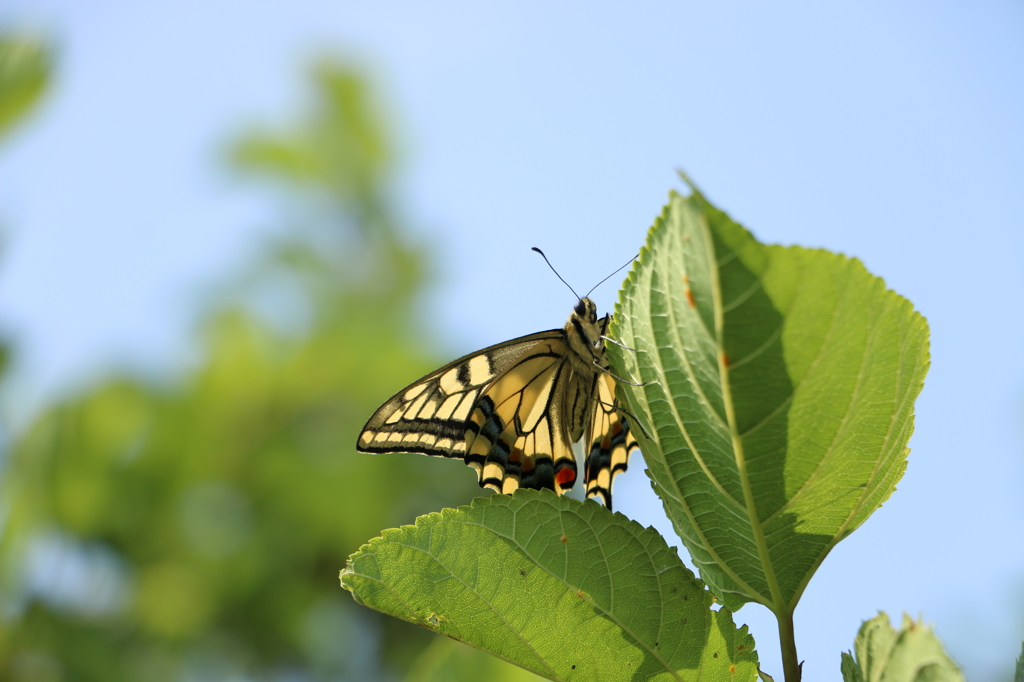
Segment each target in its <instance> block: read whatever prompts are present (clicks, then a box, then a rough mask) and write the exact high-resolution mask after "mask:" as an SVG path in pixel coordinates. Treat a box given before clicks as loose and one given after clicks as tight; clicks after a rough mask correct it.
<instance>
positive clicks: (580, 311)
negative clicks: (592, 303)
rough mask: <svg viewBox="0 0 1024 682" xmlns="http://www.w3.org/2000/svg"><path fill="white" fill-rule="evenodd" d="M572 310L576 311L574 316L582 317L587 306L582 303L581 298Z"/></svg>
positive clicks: (585, 312)
mask: <svg viewBox="0 0 1024 682" xmlns="http://www.w3.org/2000/svg"><path fill="white" fill-rule="evenodd" d="M573 310H574V311H576V314H577V315H579V316H580V317H583V316H584V315H586V314H587V306H586V304H584V303H583V299H582V298H581V299H580V301H579V303H577V304H576V307H575V308H573Z"/></svg>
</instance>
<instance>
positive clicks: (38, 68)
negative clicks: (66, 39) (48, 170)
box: [0, 32, 53, 140]
mask: <svg viewBox="0 0 1024 682" xmlns="http://www.w3.org/2000/svg"><path fill="white" fill-rule="evenodd" d="M52 61H53V50H52V48H51V47H50V46H49V44H48V43H47V42H46V41H44V40H43V39H42V38H40V37H38V36H32V35H27V34H21V33H12V32H5V33H2V34H0V140H3V139H4V138H5V137H6V136H7V134H8V133H9V132H10V131H11V130H13V128H14V124H15V123H17V122H18V121H21V120H24V119H25V118H27V115H28V114H29V112H31V111H32V109H33V108H34V107H35V106H36V105H37V104H38V103H39V101H40V99H41V98H42V96H43V94H44V93H45V92H46V90H47V86H48V85H49V82H50V71H51V64H52Z"/></svg>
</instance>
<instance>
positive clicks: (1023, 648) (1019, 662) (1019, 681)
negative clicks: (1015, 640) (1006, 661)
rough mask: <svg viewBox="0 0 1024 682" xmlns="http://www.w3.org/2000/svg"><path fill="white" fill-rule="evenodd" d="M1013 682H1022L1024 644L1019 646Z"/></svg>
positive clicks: (1023, 680) (1023, 677) (1023, 681)
mask: <svg viewBox="0 0 1024 682" xmlns="http://www.w3.org/2000/svg"><path fill="white" fill-rule="evenodd" d="M1013 682H1024V642H1021V644H1020V656H1019V657H1018V658H1017V670H1016V672H1015V673H1014V674H1013Z"/></svg>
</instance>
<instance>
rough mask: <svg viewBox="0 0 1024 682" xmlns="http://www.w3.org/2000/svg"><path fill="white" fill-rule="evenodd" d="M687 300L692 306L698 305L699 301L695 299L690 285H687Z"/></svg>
mask: <svg viewBox="0 0 1024 682" xmlns="http://www.w3.org/2000/svg"><path fill="white" fill-rule="evenodd" d="M686 302H687V303H689V304H690V307H691V308H696V307H697V301H695V300H694V298H693V291H692V290H691V289H690V287H686Z"/></svg>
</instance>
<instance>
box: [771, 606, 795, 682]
mask: <svg viewBox="0 0 1024 682" xmlns="http://www.w3.org/2000/svg"><path fill="white" fill-rule="evenodd" d="M775 617H776V619H777V620H778V621H779V648H781V649H782V672H783V674H784V675H785V678H786V682H800V659H799V658H797V655H796V636H795V634H794V632H793V610H792V609H787V610H786V612H785V613H776V614H775Z"/></svg>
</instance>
